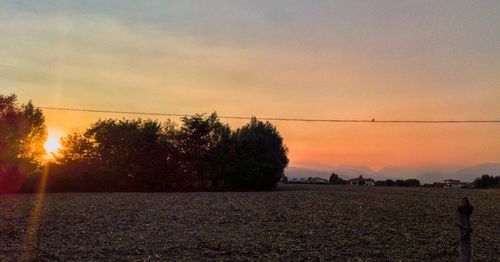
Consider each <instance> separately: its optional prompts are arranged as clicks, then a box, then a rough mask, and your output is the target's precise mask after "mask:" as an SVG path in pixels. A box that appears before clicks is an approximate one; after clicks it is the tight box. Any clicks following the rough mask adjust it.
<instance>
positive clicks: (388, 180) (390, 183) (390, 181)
mask: <svg viewBox="0 0 500 262" xmlns="http://www.w3.org/2000/svg"><path fill="white" fill-rule="evenodd" d="M395 185H396V182H394V180H392V179H386V180H385V186H395Z"/></svg>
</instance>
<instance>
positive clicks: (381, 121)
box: [39, 106, 500, 124]
mask: <svg viewBox="0 0 500 262" xmlns="http://www.w3.org/2000/svg"><path fill="white" fill-rule="evenodd" d="M39 108H40V109H45V110H56V111H72V112H88V113H106V114H122V115H148V116H171V117H189V116H192V115H188V114H173V113H154V112H136V111H115V110H101V109H82V108H66V107H47V106H42V107H39ZM219 118H221V119H238V120H249V119H251V118H252V117H249V116H219ZM258 119H260V120H265V121H291V122H330V123H415V124H459V123H466V124H473V123H500V120H376V119H371V120H370V119H313V118H282V117H258Z"/></svg>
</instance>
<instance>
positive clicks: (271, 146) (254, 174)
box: [229, 118, 288, 190]
mask: <svg viewBox="0 0 500 262" xmlns="http://www.w3.org/2000/svg"><path fill="white" fill-rule="evenodd" d="M233 139H234V143H235V154H236V159H235V162H234V164H235V165H234V167H235V169H234V170H235V171H234V172H233V174H232V175H231V176H230V179H229V180H230V182H231V184H232V185H234V186H236V187H239V188H243V189H254V190H261V189H269V188H273V187H275V186H276V184H277V183H278V181H279V180H280V179H281V178H282V176H283V171H284V169H285V167H286V166H287V165H288V157H287V153H288V149H287V148H286V146H285V145H284V144H283V138H282V137H281V136H280V134H279V133H278V131H277V130H276V128H275V127H274V126H273V125H272V124H271V123H269V122H262V121H258V120H257V119H256V118H252V120H251V121H250V123H248V124H247V125H245V126H243V127H241V128H239V129H238V130H236V131H235V132H234V134H233Z"/></svg>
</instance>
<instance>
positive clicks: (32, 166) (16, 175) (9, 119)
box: [0, 95, 47, 193]
mask: <svg viewBox="0 0 500 262" xmlns="http://www.w3.org/2000/svg"><path fill="white" fill-rule="evenodd" d="M46 137H47V131H46V127H45V118H44V116H43V113H42V111H41V110H39V109H37V108H35V107H34V106H33V104H32V103H31V101H30V102H28V103H27V104H22V105H20V104H18V103H17V97H16V96H15V95H9V96H4V95H0V193H12V192H17V191H18V190H19V188H20V186H21V185H22V183H23V181H24V180H26V178H27V177H28V176H29V175H31V174H34V173H36V172H39V171H40V167H41V163H42V161H43V156H44V155H45V149H44V147H43V143H44V141H45V139H46Z"/></svg>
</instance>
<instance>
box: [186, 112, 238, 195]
mask: <svg viewBox="0 0 500 262" xmlns="http://www.w3.org/2000/svg"><path fill="white" fill-rule="evenodd" d="M182 122H183V125H182V127H181V128H180V130H179V132H178V135H177V146H178V148H179V150H180V154H181V157H180V159H179V160H180V168H181V172H182V173H183V174H182V176H183V178H184V179H185V180H186V181H187V183H189V186H191V187H194V188H198V189H206V188H208V187H209V183H208V182H211V183H212V185H213V187H217V186H218V184H219V182H220V181H221V180H223V179H224V178H225V177H226V176H227V175H228V174H229V173H231V171H232V170H231V168H230V162H231V158H230V153H231V151H232V143H231V129H230V128H229V126H228V125H225V124H222V123H221V122H220V120H219V118H218V116H217V114H216V113H213V114H211V115H209V116H208V117H204V116H203V115H194V116H190V117H184V118H183V119H182Z"/></svg>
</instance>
